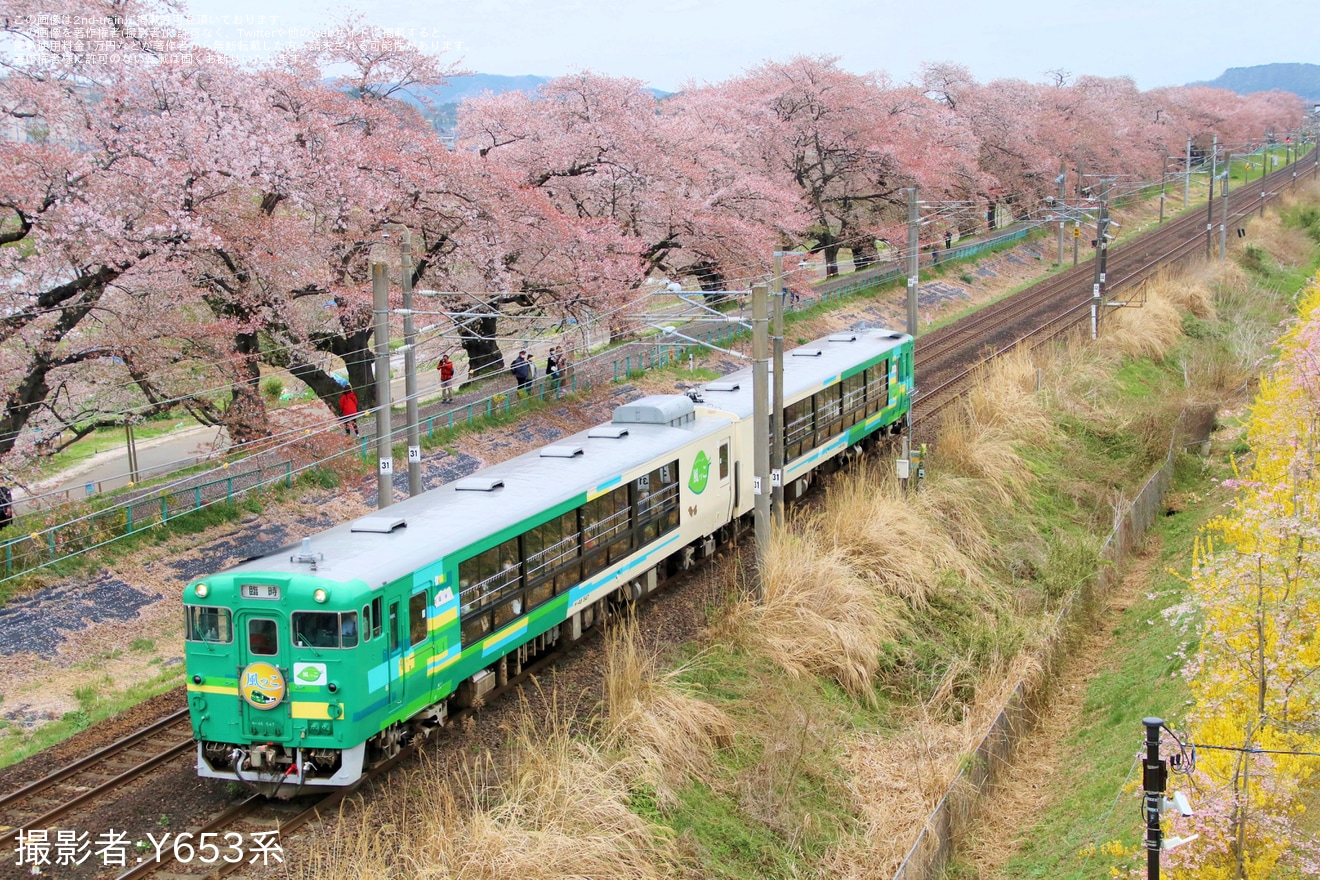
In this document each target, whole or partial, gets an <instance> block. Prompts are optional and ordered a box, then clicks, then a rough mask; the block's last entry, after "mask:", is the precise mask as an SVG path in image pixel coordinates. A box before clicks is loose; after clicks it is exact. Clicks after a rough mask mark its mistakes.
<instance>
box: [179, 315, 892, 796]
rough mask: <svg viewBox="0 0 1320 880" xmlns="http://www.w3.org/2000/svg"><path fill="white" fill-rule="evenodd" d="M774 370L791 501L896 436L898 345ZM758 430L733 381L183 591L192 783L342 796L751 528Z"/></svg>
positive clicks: (848, 345)
mask: <svg viewBox="0 0 1320 880" xmlns="http://www.w3.org/2000/svg"><path fill="white" fill-rule="evenodd" d="M784 360H785V366H784V401H785V413H784V422H785V430H786V435H787V437H786V443H785V451H786V462H787V464H786V467H785V479H786V482H785V486H786V491H787V492H788V495H789V497H790V498H792V497H794V496H795V495H797V494H800V493H801V492H802V491H804V490H805V488H806V486H807V484H808V483H809V482H810V480H811V479H812V476H813V475H814V474H815V473H816V472H817V471H819V470H820V469H822V468H823V467H830V466H833V465H834V464H836V463H837V461H838V459H839V457H840V456H843V455H845V454H851V453H854V452H856V451H857V450H860V449H863V448H866V447H868V446H870V445H871V444H873V443H875V442H876V440H877V439H878V438H879V437H881V436H883V435H885V434H890V433H898V432H899V430H900V429H901V427H902V426H903V425H904V424H905V422H906V419H907V416H908V413H909V410H910V406H911V396H912V338H911V337H909V336H905V335H903V334H899V333H892V332H889V331H885V330H861V331H856V332H849V333H842V334H835V335H833V336H830V337H828V338H825V339H821V340H818V341H816V342H813V343H810V344H808V345H805V346H802V347H800V348H797V349H794V350H792V351H790V352H788V354H787V355H786V356H785V358H784ZM752 436H753V434H752V388H751V371H750V370H745V371H742V372H739V373H735V374H732V375H730V376H727V377H725V378H724V379H722V380H720V381H718V382H711V383H709V384H707V385H706V386H705V388H704V389H703V390H702V393H701V394H700V395H693V396H692V397H691V398H690V397H687V396H683V395H663V396H652V397H645V398H642V399H641V400H638V401H635V402H633V403H629V404H627V405H624V406H620V407H618V408H617V409H616V410H615V413H614V418H613V420H612V421H610V422H609V423H607V424H603V425H599V426H597V427H594V428H591V429H589V430H587V431H583V432H581V433H578V434H574V435H572V436H570V437H565V438H563V439H561V440H559V441H557V442H555V443H554V444H553V445H550V446H546V447H544V448H542V449H539V450H537V451H535V452H530V453H527V454H526V455H521V456H519V457H517V458H514V459H511V460H509V461H506V462H504V463H503V464H499V465H496V466H494V467H489V468H485V469H483V470H480V471H478V472H476V473H474V474H472V475H471V476H468V477H465V478H463V479H461V480H457V481H455V482H452V483H448V484H446V485H444V486H441V487H440V488H437V489H433V490H431V491H428V492H425V493H423V494H421V495H418V496H416V497H413V498H410V499H408V500H406V501H403V502H400V503H397V504H394V505H392V506H390V507H388V508H385V509H384V510H382V511H380V512H379V513H375V514H372V515H370V516H365V517H363V518H361V519H358V520H356V521H354V522H350V523H346V524H344V525H341V526H338V527H336V528H333V529H330V530H328V531H325V532H322V533H320V534H318V535H313V536H311V537H310V538H304V539H302V542H301V544H299V545H294V546H291V547H289V548H286V549H284V550H281V551H278V552H276V553H272V554H270V555H268V556H264V557H261V558H257V559H252V560H249V561H246V562H244V563H242V564H240V565H237V566H235V567H233V568H230V569H227V570H225V571H223V572H220V573H218V574H214V575H211V576H209V577H204V578H201V579H199V580H197V581H195V582H193V583H190V584H189V585H188V586H187V587H186V588H185V589H184V595H183V601H184V613H185V620H184V624H185V639H186V643H185V651H186V660H187V683H188V692H189V708H190V711H191V718H192V728H193V735H194V736H195V738H196V740H197V769H198V772H199V774H200V775H201V776H205V777H212V778H219V779H229V780H236V781H239V782H243V783H247V784H249V785H252V786H254V787H256V788H258V789H261V790H265V791H267V792H268V793H274V794H279V795H282V796H287V795H291V794H294V793H296V792H297V791H300V790H305V789H306V788H307V787H309V786H343V785H348V784H350V783H352V782H354V781H355V780H356V779H357V778H358V777H359V776H360V775H361V773H362V771H363V768H364V767H366V766H369V765H370V764H372V763H374V762H377V761H380V760H383V759H386V758H388V757H390V756H392V755H394V754H395V753H397V752H398V750H399V748H400V746H401V745H402V744H403V743H405V742H406V741H408V740H409V739H410V738H412V737H415V736H418V735H424V734H426V733H427V732H429V731H430V730H431V729H433V728H436V727H438V726H440V725H442V724H444V722H445V720H446V718H447V717H448V714H449V712H450V711H451V709H453V708H455V707H460V706H466V705H471V704H472V703H473V702H474V701H476V700H479V699H480V698H482V697H483V696H484V695H485V694H487V693H488V692H490V691H491V690H492V689H493V688H494V687H495V686H496V685H497V684H501V683H503V682H504V681H505V680H507V677H508V676H510V675H516V674H517V673H518V672H519V671H520V670H521V668H522V665H523V664H525V663H526V662H527V661H528V660H529V659H530V658H532V657H533V656H535V655H537V654H539V653H540V652H543V651H545V650H547V649H548V648H550V647H551V646H553V645H555V644H556V643H558V642H559V641H561V640H568V641H573V640H576V639H578V638H581V636H582V633H583V632H584V631H585V630H587V629H589V628H590V627H592V626H593V625H595V624H596V623H598V622H599V621H601V620H602V619H603V618H604V616H605V614H606V612H607V610H608V608H609V603H611V602H618V601H629V600H635V599H638V598H640V597H641V596H643V595H645V594H647V593H648V592H650V591H652V590H654V589H656V587H657V586H658V585H659V584H660V583H661V582H663V581H664V580H665V578H666V577H668V576H670V575H672V574H674V573H675V572H677V571H680V570H682V569H685V568H688V567H690V566H691V565H692V564H693V563H694V562H695V561H696V560H697V559H699V558H702V557H706V556H709V555H711V554H713V553H714V552H715V549H716V547H717V546H718V545H719V544H720V543H722V542H723V541H726V540H728V539H729V538H730V537H731V536H732V535H733V534H734V532H735V530H736V529H737V528H738V526H739V523H740V521H741V520H744V519H746V518H748V517H750V516H751V511H752V506H753V491H752V471H753V468H752Z"/></svg>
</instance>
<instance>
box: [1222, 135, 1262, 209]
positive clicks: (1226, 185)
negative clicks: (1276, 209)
mask: <svg viewBox="0 0 1320 880" xmlns="http://www.w3.org/2000/svg"><path fill="white" fill-rule="evenodd" d="M1261 151H1262V152H1261V156H1262V157H1263V158H1262V159H1261V160H1260V216H1262V217H1264V216H1265V196H1266V195H1267V194H1268V193H1266V191H1265V177H1266V176H1267V175H1268V174H1269V173H1270V133H1269V132H1268V131H1266V132H1265V142H1264V143H1263V144H1262V145H1261ZM1229 167H1230V168H1231V167H1233V166H1232V165H1230V166H1229ZM1224 187H1225V188H1227V187H1228V181H1227V179H1226V180H1225V181H1224Z"/></svg>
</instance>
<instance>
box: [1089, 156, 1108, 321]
mask: <svg viewBox="0 0 1320 880" xmlns="http://www.w3.org/2000/svg"><path fill="white" fill-rule="evenodd" d="M1108 226H1109V182H1108V181H1106V182H1105V183H1104V185H1103V188H1102V189H1101V190H1100V214H1099V217H1098V218H1097V219H1096V221H1095V280H1094V282H1093V283H1092V285H1091V338H1092V339H1096V338H1098V337H1099V336H1100V291H1101V288H1102V287H1103V286H1104V283H1105V251H1106V250H1107V246H1106V244H1105V232H1106V231H1107V229H1108Z"/></svg>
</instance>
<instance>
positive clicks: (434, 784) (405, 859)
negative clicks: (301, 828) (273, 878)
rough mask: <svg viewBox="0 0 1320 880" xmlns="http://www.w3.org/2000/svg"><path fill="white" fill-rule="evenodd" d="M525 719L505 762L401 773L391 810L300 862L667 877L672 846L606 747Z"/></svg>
mask: <svg viewBox="0 0 1320 880" xmlns="http://www.w3.org/2000/svg"><path fill="white" fill-rule="evenodd" d="M522 718H523V720H522V722H521V724H520V726H519V729H518V730H517V731H516V734H515V741H514V744H513V746H512V748H511V751H510V753H509V755H508V756H507V757H504V758H501V759H495V758H491V757H490V756H489V755H487V756H485V757H484V758H483V759H481V760H479V761H478V762H477V763H476V765H475V766H465V767H459V768H454V767H452V766H438V765H428V766H423V767H422V768H421V769H419V770H417V771H414V772H413V773H412V774H411V775H410V776H408V777H407V778H405V779H404V780H402V785H403V787H404V788H405V789H406V790H407V792H408V797H406V798H399V799H396V800H395V802H394V803H395V806H394V807H393V808H392V810H390V811H385V810H370V809H369V810H364V811H362V812H361V813H358V814H356V815H353V816H350V817H345V818H343V819H341V821H340V825H339V829H338V831H337V833H336V835H335V837H334V839H333V840H332V841H331V842H330V843H329V844H328V845H324V846H321V847H318V848H317V849H316V850H315V851H314V852H312V853H311V854H310V856H309V859H308V860H307V861H306V863H305V864H304V865H303V866H302V870H301V875H300V876H302V877H306V878H308V880H311V878H316V880H340V878H343V880H376V878H386V877H390V878H394V877H408V878H410V880H438V878H452V880H503V878H509V877H517V878H520V880H521V878H527V880H552V878H563V877H583V878H586V877H591V878H614V877H630V878H640V880H653V878H654V880H660V878H662V877H667V876H669V875H670V874H671V873H672V868H673V865H674V864H675V859H674V856H673V851H672V845H671V842H670V841H669V840H668V839H667V838H666V837H664V836H661V835H660V834H658V833H657V829H655V828H654V827H652V826H650V825H648V824H647V822H646V821H645V820H643V819H642V818H640V817H639V816H637V815H636V814H635V813H633V812H632V810H630V809H629V806H628V795H629V792H628V788H627V785H626V784H625V782H624V780H623V779H622V777H621V775H620V774H619V773H618V772H616V769H617V768H616V767H615V765H612V764H611V762H609V761H608V760H607V759H606V757H605V756H604V755H603V753H602V752H600V751H599V750H598V749H596V748H595V747H593V746H592V745H591V744H590V743H589V742H587V741H585V740H583V739H580V738H578V737H575V736H573V735H572V732H571V730H570V728H569V725H568V724H567V723H566V722H565V721H563V720H562V719H561V718H559V717H558V714H557V712H555V710H553V709H552V712H551V717H550V718H549V719H547V720H546V721H544V722H534V721H533V720H532V719H531V718H530V716H529V715H528V714H527V711H526V708H525V707H524V713H523V716H522Z"/></svg>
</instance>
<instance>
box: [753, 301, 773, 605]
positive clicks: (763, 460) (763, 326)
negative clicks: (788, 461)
mask: <svg viewBox="0 0 1320 880" xmlns="http://www.w3.org/2000/svg"><path fill="white" fill-rule="evenodd" d="M768 300H769V295H768V290H767V288H766V286H765V285H764V284H757V285H754V286H753V287H752V456H753V459H754V461H753V465H754V477H753V480H752V495H753V502H754V512H753V524H754V526H755V532H756V560H757V569H758V570H757V576H756V577H757V588H756V589H757V595H758V596H760V595H762V593H763V591H762V590H761V586H760V582H761V577H762V572H763V571H764V566H765V560H766V556H767V554H768V553H769V550H770V388H769V385H770V357H769V348H770V345H769V341H770V340H769V336H770V310H769V302H768Z"/></svg>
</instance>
